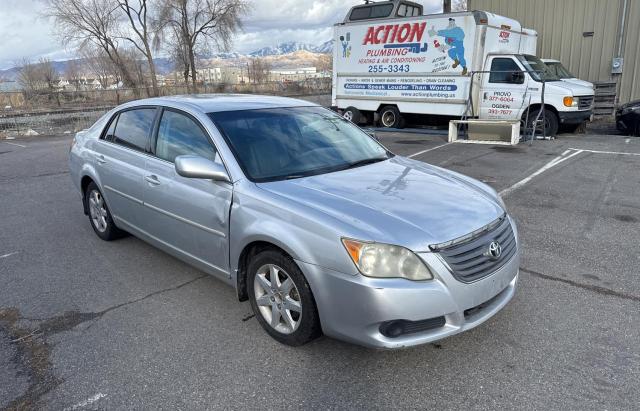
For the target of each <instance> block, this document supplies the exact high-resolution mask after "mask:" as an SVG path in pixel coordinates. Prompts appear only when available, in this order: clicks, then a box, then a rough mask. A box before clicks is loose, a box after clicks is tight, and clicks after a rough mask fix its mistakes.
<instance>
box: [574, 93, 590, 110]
mask: <svg viewBox="0 0 640 411" xmlns="http://www.w3.org/2000/svg"><path fill="white" fill-rule="evenodd" d="M592 104H593V96H580V97H578V110H588V109H590V108H591V105H592Z"/></svg>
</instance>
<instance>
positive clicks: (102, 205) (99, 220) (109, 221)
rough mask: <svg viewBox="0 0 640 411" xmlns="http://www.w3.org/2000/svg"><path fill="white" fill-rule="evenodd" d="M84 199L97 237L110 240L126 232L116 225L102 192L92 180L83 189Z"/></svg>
mask: <svg viewBox="0 0 640 411" xmlns="http://www.w3.org/2000/svg"><path fill="white" fill-rule="evenodd" d="M85 201H86V204H87V209H88V210H89V223H91V228H93V231H94V232H95V233H96V235H97V236H98V237H100V238H101V239H103V240H104V241H112V240H115V239H118V238H120V237H122V236H124V235H125V234H126V233H125V232H124V231H122V230H120V229H119V228H118V227H116V225H115V223H114V222H113V218H112V217H111V211H109V207H108V206H107V202H106V201H105V200H104V197H103V196H102V192H101V191H100V189H99V188H98V186H97V185H96V184H95V183H93V182H92V183H90V184H89V186H88V187H87V190H86V191H85Z"/></svg>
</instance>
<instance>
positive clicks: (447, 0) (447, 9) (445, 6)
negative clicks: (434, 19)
mask: <svg viewBox="0 0 640 411" xmlns="http://www.w3.org/2000/svg"><path fill="white" fill-rule="evenodd" d="M442 12H443V13H451V0H442Z"/></svg>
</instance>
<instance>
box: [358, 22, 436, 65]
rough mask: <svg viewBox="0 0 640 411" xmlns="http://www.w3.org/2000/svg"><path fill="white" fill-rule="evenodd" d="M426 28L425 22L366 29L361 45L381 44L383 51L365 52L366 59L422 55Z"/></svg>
mask: <svg viewBox="0 0 640 411" xmlns="http://www.w3.org/2000/svg"><path fill="white" fill-rule="evenodd" d="M426 26H427V23H425V22H423V23H413V24H410V23H404V24H387V25H380V26H371V27H369V28H368V29H367V34H366V35H365V36H364V40H363V41H362V45H363V46H367V45H373V44H383V49H378V50H371V49H370V50H367V57H378V56H404V55H406V54H408V53H410V52H411V53H424V52H426V51H427V43H422V36H423V34H424V30H425V28H426Z"/></svg>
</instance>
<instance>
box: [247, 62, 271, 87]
mask: <svg viewBox="0 0 640 411" xmlns="http://www.w3.org/2000/svg"><path fill="white" fill-rule="evenodd" d="M247 70H248V73H247V74H248V76H249V78H250V79H251V80H253V83H254V84H255V83H257V84H261V83H265V82H267V81H269V77H270V75H271V63H269V62H268V61H267V60H265V59H263V58H259V57H256V58H252V59H251V60H249V63H248V65H247Z"/></svg>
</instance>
